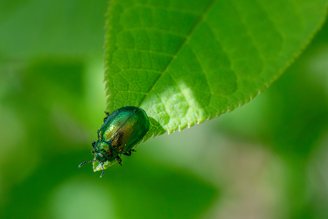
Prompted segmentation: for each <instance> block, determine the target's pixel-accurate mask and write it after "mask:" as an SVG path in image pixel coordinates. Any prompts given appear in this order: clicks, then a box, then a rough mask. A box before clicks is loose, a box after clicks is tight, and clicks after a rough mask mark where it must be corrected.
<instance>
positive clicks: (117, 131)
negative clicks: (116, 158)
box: [98, 106, 149, 153]
mask: <svg viewBox="0 0 328 219" xmlns="http://www.w3.org/2000/svg"><path fill="white" fill-rule="evenodd" d="M148 130H149V119H148V116H147V114H146V112H145V111H144V110H142V109H140V108H138V107H134V106H126V107H123V108H120V109H118V110H116V111H114V112H113V113H112V114H110V115H108V117H107V118H106V119H105V121H104V124H103V125H102V126H101V128H100V129H99V130H98V140H99V141H105V142H107V143H109V144H110V146H111V147H112V148H113V149H115V150H116V151H117V152H119V153H124V152H128V151H130V150H131V149H132V148H133V146H134V145H136V144H137V143H138V142H139V141H140V140H141V139H142V138H143V137H144V136H145V134H146V133H147V132H148Z"/></svg>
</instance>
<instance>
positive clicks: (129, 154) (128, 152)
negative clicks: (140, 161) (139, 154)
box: [123, 149, 136, 156]
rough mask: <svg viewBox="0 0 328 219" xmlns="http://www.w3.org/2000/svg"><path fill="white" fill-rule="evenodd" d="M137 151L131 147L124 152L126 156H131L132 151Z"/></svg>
mask: <svg viewBox="0 0 328 219" xmlns="http://www.w3.org/2000/svg"><path fill="white" fill-rule="evenodd" d="M135 151H136V150H134V149H130V150H129V151H126V152H124V153H123V154H124V155H125V156H131V154H132V152H135Z"/></svg>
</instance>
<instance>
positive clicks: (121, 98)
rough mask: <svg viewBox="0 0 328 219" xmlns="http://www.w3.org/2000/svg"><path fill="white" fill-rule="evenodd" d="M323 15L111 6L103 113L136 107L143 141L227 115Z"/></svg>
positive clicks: (299, 5) (283, 4)
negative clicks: (147, 123) (144, 128)
mask: <svg viewBox="0 0 328 219" xmlns="http://www.w3.org/2000/svg"><path fill="white" fill-rule="evenodd" d="M326 12H327V0H314V1H306V0H302V1H297V2H296V1H292V0H288V1H286V0H278V1H269V0H258V1H251V0H247V1H237V0H233V1H216V0H206V1H204V0H203V1H192V2H191V1H188V0H182V1H166V0H161V1H158V0H149V1H146V0H145V1H134V0H126V1H118V0H112V1H111V4H110V5H109V11H108V19H107V36H106V41H107V43H106V68H107V70H106V73H105V81H106V86H107V95H108V104H107V110H108V111H113V110H114V109H117V108H119V107H122V106H126V105H135V106H140V107H142V108H143V109H145V110H146V112H147V113H148V114H149V115H150V117H151V118H152V130H151V131H150V132H149V135H158V134H161V133H163V132H165V131H166V132H169V133H170V132H174V131H176V130H181V129H183V128H186V127H190V126H192V125H194V124H196V123H200V122H202V121H204V120H206V119H210V118H213V117H215V116H218V115H220V114H222V113H224V112H227V111H230V110H232V109H234V108H236V107H237V106H239V105H242V104H244V103H246V102H248V101H249V100H250V99H252V98H254V97H255V96H256V94H258V93H259V92H260V91H262V90H263V89H264V88H266V87H268V86H269V85H270V84H271V83H272V82H273V81H274V80H275V79H276V78H277V77H278V76H279V75H280V74H281V73H282V72H283V70H284V69H285V68H286V67H287V66H288V64H289V63H291V62H292V61H293V59H294V58H295V57H296V56H297V55H298V54H299V53H300V52H301V50H302V48H304V47H305V46H306V44H307V43H308V42H309V41H310V39H311V37H312V36H313V35H314V33H315V32H316V31H317V30H318V29H319V27H320V25H322V23H323V21H324V19H325V16H326ZM259 18H260V19H259Z"/></svg>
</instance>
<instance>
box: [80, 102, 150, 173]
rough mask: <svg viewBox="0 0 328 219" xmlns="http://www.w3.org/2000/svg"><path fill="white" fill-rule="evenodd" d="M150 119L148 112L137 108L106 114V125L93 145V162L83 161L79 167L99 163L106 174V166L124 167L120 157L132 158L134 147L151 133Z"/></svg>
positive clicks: (98, 132) (103, 125)
mask: <svg viewBox="0 0 328 219" xmlns="http://www.w3.org/2000/svg"><path fill="white" fill-rule="evenodd" d="M149 126H150V124H149V117H148V116H147V114H146V112H145V111H144V110H143V109H141V108H139V107H135V106H125V107H122V108H119V109H117V110H115V111H114V112H112V113H111V114H109V113H107V112H106V117H105V118H104V123H103V124H102V126H101V127H100V129H99V130H98V131H97V136H98V140H97V141H94V142H93V143H92V153H93V156H94V158H93V160H90V161H83V162H82V163H80V165H79V167H82V166H83V165H85V164H86V163H91V162H92V163H94V162H99V163H100V165H101V170H102V173H101V175H100V177H102V176H103V174H104V164H105V163H106V162H109V163H110V164H113V163H115V162H117V163H118V164H120V165H122V159H121V157H120V155H122V154H123V155H126V156H130V155H131V153H132V152H133V151H135V150H134V146H135V145H136V144H137V143H139V142H140V141H141V139H142V138H143V137H144V136H145V135H146V133H147V132H148V131H149Z"/></svg>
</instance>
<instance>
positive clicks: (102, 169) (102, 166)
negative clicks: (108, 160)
mask: <svg viewBox="0 0 328 219" xmlns="http://www.w3.org/2000/svg"><path fill="white" fill-rule="evenodd" d="M104 173H105V169H104V164H103V163H101V174H100V178H102V177H103V175H104Z"/></svg>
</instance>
